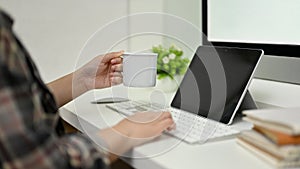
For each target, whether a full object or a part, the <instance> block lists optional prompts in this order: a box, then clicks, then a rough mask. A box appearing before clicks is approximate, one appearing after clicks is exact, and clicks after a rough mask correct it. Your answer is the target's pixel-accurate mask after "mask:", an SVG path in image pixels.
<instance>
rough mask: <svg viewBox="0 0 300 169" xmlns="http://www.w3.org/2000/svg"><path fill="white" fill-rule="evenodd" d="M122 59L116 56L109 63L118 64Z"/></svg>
mask: <svg viewBox="0 0 300 169" xmlns="http://www.w3.org/2000/svg"><path fill="white" fill-rule="evenodd" d="M122 61H123V59H122V58H120V57H118V58H114V59H112V60H111V61H110V63H111V64H120V63H122Z"/></svg>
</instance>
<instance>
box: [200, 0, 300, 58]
mask: <svg viewBox="0 0 300 169" xmlns="http://www.w3.org/2000/svg"><path fill="white" fill-rule="evenodd" d="M207 1H208V0H202V32H203V34H204V35H205V36H203V37H202V44H203V45H213V46H228V47H241V48H253V49H262V50H264V52H265V55H275V56H288V57H297V58H300V45H287V44H263V43H237V42H219V41H209V40H208V38H207V31H208V25H207V24H208V23H207V22H208V21H207V18H208V17H207V16H208V13H207V12H208V11H207V7H208V6H207V5H208V2H207Z"/></svg>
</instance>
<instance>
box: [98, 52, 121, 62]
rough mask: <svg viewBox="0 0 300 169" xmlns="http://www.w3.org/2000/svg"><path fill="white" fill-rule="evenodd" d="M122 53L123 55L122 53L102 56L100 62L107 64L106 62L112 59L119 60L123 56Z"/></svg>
mask: <svg viewBox="0 0 300 169" xmlns="http://www.w3.org/2000/svg"><path fill="white" fill-rule="evenodd" d="M123 53H124V51H120V52H111V53H107V54H105V55H103V58H102V62H103V63H107V62H109V61H111V60H112V59H115V58H120V57H121V56H122V55H123Z"/></svg>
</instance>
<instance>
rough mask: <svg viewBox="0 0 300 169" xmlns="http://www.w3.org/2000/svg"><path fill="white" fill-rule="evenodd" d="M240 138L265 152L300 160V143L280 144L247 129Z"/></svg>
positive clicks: (283, 157) (281, 157) (287, 158)
mask: <svg viewBox="0 0 300 169" xmlns="http://www.w3.org/2000/svg"><path fill="white" fill-rule="evenodd" d="M238 138H239V139H242V140H244V141H247V142H249V143H251V144H252V145H254V146H255V147H257V148H260V149H261V150H264V151H265V152H267V153H269V154H272V155H273V156H276V157H278V158H280V159H286V160H296V159H298V160H300V145H284V146H278V145H276V144H274V143H273V142H272V141H271V140H270V139H268V138H267V137H265V136H264V135H262V134H260V133H258V132H256V131H254V130H251V131H245V132H243V133H242V134H240V135H239V136H238Z"/></svg>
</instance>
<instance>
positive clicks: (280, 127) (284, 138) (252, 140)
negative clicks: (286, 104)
mask: <svg viewBox="0 0 300 169" xmlns="http://www.w3.org/2000/svg"><path fill="white" fill-rule="evenodd" d="M243 113H244V114H245V115H246V117H244V120H246V121H249V122H251V123H253V124H254V127H253V129H252V130H250V131H245V132H242V134H240V135H239V136H238V139H237V142H238V144H240V145H241V146H243V147H245V148H246V149H248V150H249V151H251V152H253V153H254V154H256V155H257V156H259V157H260V158H261V159H263V160H264V161H266V162H269V163H270V164H272V165H273V166H276V167H277V168H286V167H300V108H287V109H265V110H247V111H244V112H243Z"/></svg>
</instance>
